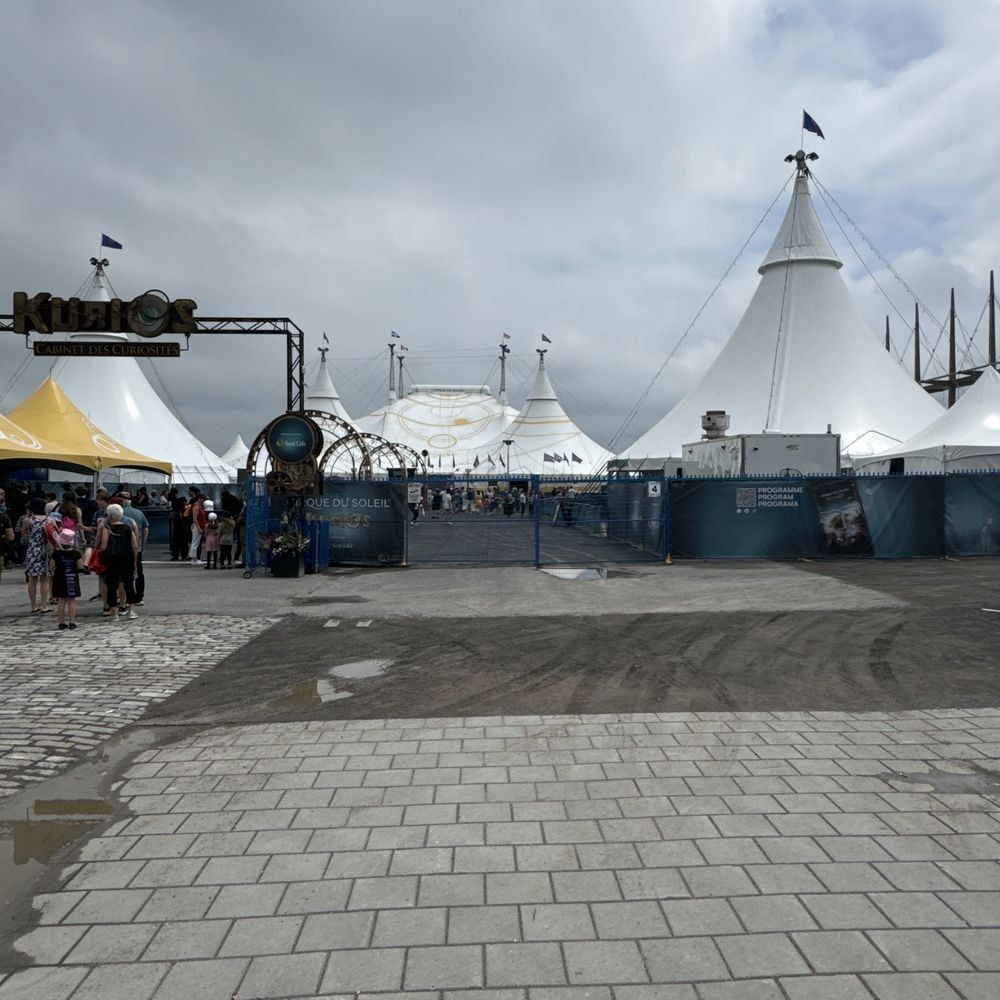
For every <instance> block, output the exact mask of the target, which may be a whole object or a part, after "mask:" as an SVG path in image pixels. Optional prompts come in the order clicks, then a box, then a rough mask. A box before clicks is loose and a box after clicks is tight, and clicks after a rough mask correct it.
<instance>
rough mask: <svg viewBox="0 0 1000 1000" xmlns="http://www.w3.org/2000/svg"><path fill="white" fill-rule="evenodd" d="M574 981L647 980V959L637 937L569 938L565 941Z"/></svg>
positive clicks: (584, 982)
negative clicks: (635, 939)
mask: <svg viewBox="0 0 1000 1000" xmlns="http://www.w3.org/2000/svg"><path fill="white" fill-rule="evenodd" d="M563 952H564V954H565V956H566V970H567V973H568V975H569V981H570V982H571V983H581V984H588V983H645V982H648V981H649V976H648V975H647V973H646V966H645V962H644V961H643V957H642V955H641V954H640V952H639V946H638V945H637V944H636V942H635V941H587V942H576V943H574V942H569V943H567V944H565V945H563Z"/></svg>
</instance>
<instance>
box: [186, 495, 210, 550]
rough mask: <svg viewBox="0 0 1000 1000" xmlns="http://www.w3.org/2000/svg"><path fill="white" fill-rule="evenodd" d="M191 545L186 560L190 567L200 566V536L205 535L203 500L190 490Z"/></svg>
mask: <svg viewBox="0 0 1000 1000" xmlns="http://www.w3.org/2000/svg"><path fill="white" fill-rule="evenodd" d="M189 492H190V493H191V503H190V505H189V506H190V508H191V544H190V545H189V546H188V560H189V561H190V563H191V565H192V566H200V565H201V559H199V558H198V553H199V550H200V549H201V539H202V535H203V534H204V533H205V520H206V518H205V498H204V497H203V496H202V495H201V493H200V492H199V491H198V490H197V489H195V488H194V487H192V488H191V490H190V491H189Z"/></svg>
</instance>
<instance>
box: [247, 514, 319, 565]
mask: <svg viewBox="0 0 1000 1000" xmlns="http://www.w3.org/2000/svg"><path fill="white" fill-rule="evenodd" d="M257 541H258V542H259V544H260V547H261V548H262V549H263V550H264V551H265V552H270V553H271V575H272V576H302V574H303V573H304V572H305V568H306V544H307V539H306V536H305V535H303V534H302V532H301V531H299V529H298V527H297V526H294V525H289V524H288V523H287V521H282V524H281V528H280V529H279V530H278V531H272V532H267V533H258V535H257Z"/></svg>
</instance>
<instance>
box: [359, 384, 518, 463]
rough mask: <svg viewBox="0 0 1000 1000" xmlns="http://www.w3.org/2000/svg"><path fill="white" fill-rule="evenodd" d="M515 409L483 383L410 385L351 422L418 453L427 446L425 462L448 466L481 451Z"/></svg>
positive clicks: (497, 436) (492, 442)
mask: <svg viewBox="0 0 1000 1000" xmlns="http://www.w3.org/2000/svg"><path fill="white" fill-rule="evenodd" d="M516 415H517V411H516V410H514V409H513V408H512V407H508V406H504V405H502V404H501V403H500V402H499V401H498V400H497V399H496V397H495V396H494V395H493V393H492V392H491V391H490V388H489V386H487V385H411V386H410V389H409V391H408V392H407V394H406V395H405V396H404V397H403V398H402V399H393V400H390V402H389V403H388V405H386V406H384V407H382V408H381V409H380V410H376V412H375V413H371V414H369V415H368V416H367V417H360V418H359V419H358V420H357V421H356V423H357V426H358V429H359V430H362V431H366V432H368V433H370V434H378V435H379V436H381V437H384V438H386V439H387V440H389V441H392V442H394V443H396V444H403V445H406V446H407V447H409V448H412V449H413V450H414V451H415V452H416V453H417V454H418V455H419V454H421V453H423V452H424V451H426V452H427V455H428V458H427V462H428V467H433V468H434V469H441V470H442V471H446V470H447V471H451V470H452V469H458V468H459V467H460V459H461V458H462V457H463V456H465V455H466V454H468V455H470V456H471V455H473V454H475V453H477V452H478V453H480V454H481V455H483V456H485V455H486V452H487V449H488V448H492V447H493V446H494V445H495V442H496V441H498V440H501V439H502V438H503V437H504V431H505V430H506V428H507V425H508V424H509V423H510V421H511V420H512V419H513V418H514V417H515V416H516Z"/></svg>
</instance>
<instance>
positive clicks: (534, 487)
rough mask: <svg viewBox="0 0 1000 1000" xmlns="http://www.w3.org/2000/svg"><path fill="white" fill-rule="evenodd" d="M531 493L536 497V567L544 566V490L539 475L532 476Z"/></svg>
mask: <svg viewBox="0 0 1000 1000" xmlns="http://www.w3.org/2000/svg"><path fill="white" fill-rule="evenodd" d="M531 495H532V496H533V497H534V498H535V509H534V511H533V513H534V515H535V569H541V568H542V490H541V480H540V479H539V478H538V476H532V477H531Z"/></svg>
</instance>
